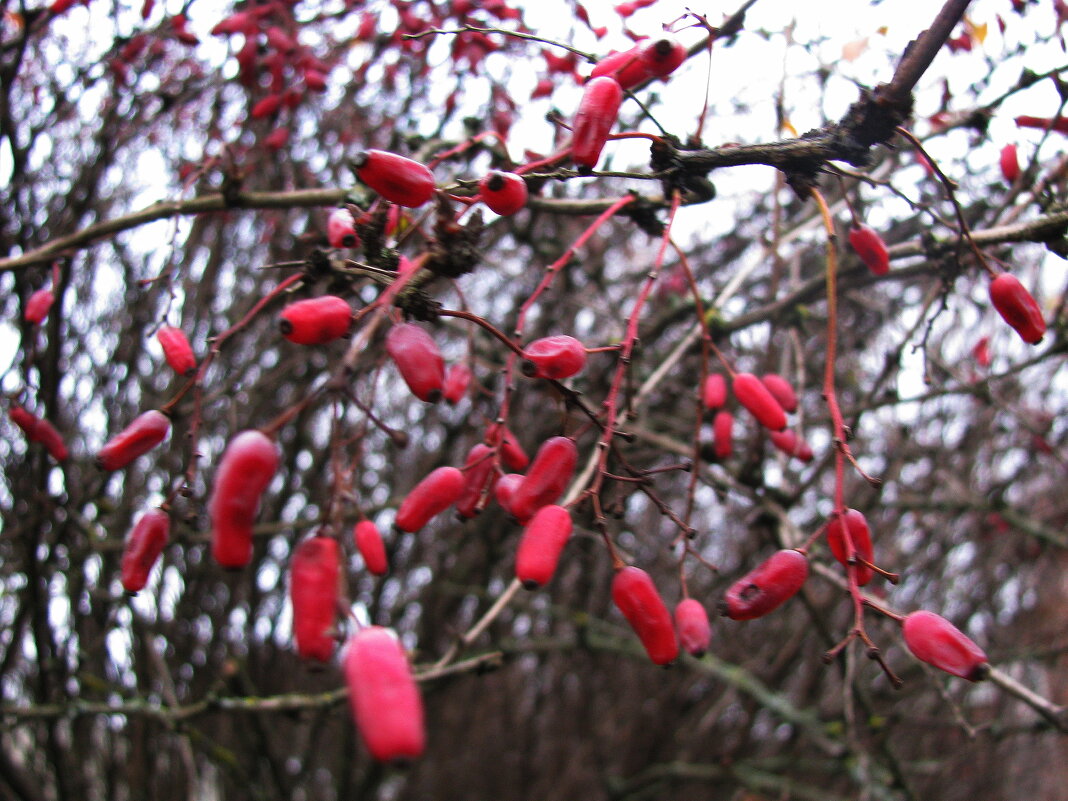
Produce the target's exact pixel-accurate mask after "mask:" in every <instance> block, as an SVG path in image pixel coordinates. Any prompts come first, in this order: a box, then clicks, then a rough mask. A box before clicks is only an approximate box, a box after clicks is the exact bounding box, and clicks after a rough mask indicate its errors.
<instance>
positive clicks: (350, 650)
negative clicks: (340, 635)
mask: <svg viewBox="0 0 1068 801" xmlns="http://www.w3.org/2000/svg"><path fill="white" fill-rule="evenodd" d="M344 660H345V683H346V684H347V685H348V688H349V706H350V708H351V710H352V717H353V719H354V720H355V722H356V729H357V731H359V732H360V737H361V738H362V739H363V742H364V744H365V745H366V746H367V750H368V751H370V752H371V756H373V757H374V758H375V759H377V760H378V761H380V762H389V761H392V760H396V759H414V758H415V757H418V756H419V755H421V754H422V753H423V749H424V748H425V746H426V730H425V724H424V720H423V699H422V697H421V696H420V695H419V688H418V687H417V686H416V683H415V677H414V676H413V675H412V669H411V665H409V664H408V657H407V656H406V655H405V653H404V649H403V648H402V647H401V644H400V641H399V640H398V639H397V637H396V635H395V634H394V633H393V632H391V631H389V630H388V629H384V628H382V627H380V626H369V627H368V628H365V629H360V631H358V632H356V634H354V635H353V636H352V637H351V638H349V643H348V647H347V648H346V650H345V657H344Z"/></svg>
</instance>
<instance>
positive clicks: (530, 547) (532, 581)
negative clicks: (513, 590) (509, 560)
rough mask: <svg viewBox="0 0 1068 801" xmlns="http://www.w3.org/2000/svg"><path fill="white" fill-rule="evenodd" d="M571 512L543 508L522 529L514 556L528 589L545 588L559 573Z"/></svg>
mask: <svg viewBox="0 0 1068 801" xmlns="http://www.w3.org/2000/svg"><path fill="white" fill-rule="evenodd" d="M571 529H572V524H571V513H570V512H569V511H567V509H565V508H564V507H563V506H556V505H554V504H551V505H549V506H543V507H541V509H539V510H538V511H537V512H535V514H534V517H532V518H531V519H530V522H529V523H527V525H526V527H525V528H524V529H523V537H522V539H520V541H519V551H518V552H517V553H516V557H515V575H516V578H517V579H519V580H520V581H521V582H523V586H524V587H526V588H527V589H528V590H534V589H537V588H538V587H544V586H545V585H546V584H548V583H549V580H550V579H552V577H553V573H555V572H556V565H557V564H558V563H559V561H560V554H561V553H562V552H563V550H564V546H565V545H567V541H568V539H570V537H571Z"/></svg>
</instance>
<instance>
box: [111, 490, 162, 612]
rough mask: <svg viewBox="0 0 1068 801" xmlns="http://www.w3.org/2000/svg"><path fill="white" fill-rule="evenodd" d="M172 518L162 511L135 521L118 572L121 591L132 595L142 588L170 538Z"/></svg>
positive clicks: (123, 549) (146, 514)
mask: <svg viewBox="0 0 1068 801" xmlns="http://www.w3.org/2000/svg"><path fill="white" fill-rule="evenodd" d="M170 531H171V518H170V515H168V514H167V513H166V512H164V511H163V510H162V509H149V510H148V511H147V512H145V513H144V514H143V515H141V517H139V518H138V519H137V522H136V523H135V524H134V527H133V528H132V529H131V530H130V533H129V535H128V536H127V537H126V542H125V544H124V545H123V548H122V560H121V562H120V563H119V571H120V575H121V578H122V588H123V589H124V590H126V592H128V593H129V594H130V595H135V594H136V593H139V592H140V591H141V590H143V589H144V588H145V584H147V583H148V574H149V573H151V572H152V567H153V566H154V565H155V564H156V560H157V559H159V555H160V554H161V553H163V549H164V547H165V546H166V545H167V538H168V537H169V536H170Z"/></svg>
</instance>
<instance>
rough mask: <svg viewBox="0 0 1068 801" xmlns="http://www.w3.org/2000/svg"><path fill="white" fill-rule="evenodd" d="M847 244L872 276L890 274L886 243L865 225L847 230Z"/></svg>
mask: <svg viewBox="0 0 1068 801" xmlns="http://www.w3.org/2000/svg"><path fill="white" fill-rule="evenodd" d="M849 244H850V245H852V247H853V250H855V251H856V252H857V255H858V256H860V260H861V261H862V262H864V264H865V265H867V267H868V269H869V270H871V271H872V273H873V274H874V275H886V274H887V273H888V272H890V254H889V253H888V252H887V250H886V243H885V242H883V238H882V237H881V236H879V234H877V233H876V232H875V230H874V229H872V228H869V227H868V226H866V225H860V226H853V227H852V228H850V229H849Z"/></svg>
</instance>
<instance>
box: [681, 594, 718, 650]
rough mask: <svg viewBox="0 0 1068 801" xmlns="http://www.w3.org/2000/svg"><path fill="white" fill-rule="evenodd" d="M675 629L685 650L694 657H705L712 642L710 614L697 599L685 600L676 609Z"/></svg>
mask: <svg viewBox="0 0 1068 801" xmlns="http://www.w3.org/2000/svg"><path fill="white" fill-rule="evenodd" d="M675 629H676V630H677V631H678V634H679V642H681V643H682V647H683V649H684V650H685V651H686V652H687V653H690V654H693V655H694V656H703V655H704V653H705V651H707V650H708V645H709V643H711V642H712V626H711V624H709V622H708V612H706V611H705V607H704V605H703V604H702V603H701V602H700V601H698V600H697V599H695V598H684V599H683V600H681V601H679V604H678V606H676V607H675Z"/></svg>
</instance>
